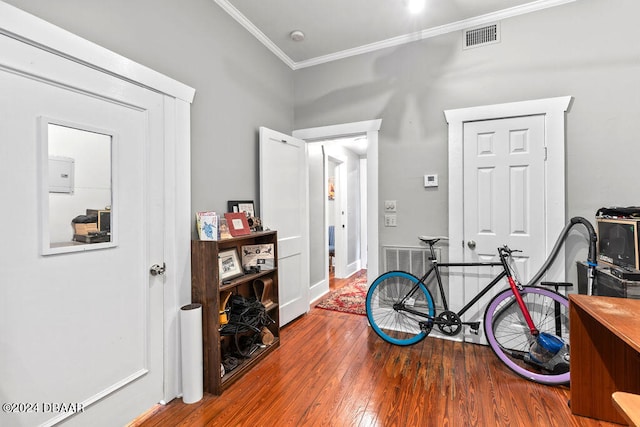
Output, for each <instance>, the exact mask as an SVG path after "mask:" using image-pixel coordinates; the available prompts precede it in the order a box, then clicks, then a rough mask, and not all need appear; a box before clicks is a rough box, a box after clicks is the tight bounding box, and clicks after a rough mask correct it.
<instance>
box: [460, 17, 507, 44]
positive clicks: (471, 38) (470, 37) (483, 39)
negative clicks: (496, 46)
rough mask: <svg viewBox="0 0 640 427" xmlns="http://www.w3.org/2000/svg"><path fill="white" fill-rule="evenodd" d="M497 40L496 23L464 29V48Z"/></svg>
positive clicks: (498, 39)
mask: <svg viewBox="0 0 640 427" xmlns="http://www.w3.org/2000/svg"><path fill="white" fill-rule="evenodd" d="M499 41H500V26H499V24H498V23H495V24H490V25H484V26H482V27H477V28H469V29H466V30H464V34H463V43H464V46H463V47H464V49H470V48H472V47H479V46H484V45H487V44H493V43H498V42H499Z"/></svg>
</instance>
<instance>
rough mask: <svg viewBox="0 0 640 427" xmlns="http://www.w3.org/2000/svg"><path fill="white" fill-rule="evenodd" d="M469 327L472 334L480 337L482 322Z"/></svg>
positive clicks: (470, 324)
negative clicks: (479, 330)
mask: <svg viewBox="0 0 640 427" xmlns="http://www.w3.org/2000/svg"><path fill="white" fill-rule="evenodd" d="M469 327H470V328H471V332H473V333H474V334H476V335H478V329H480V322H472V323H469Z"/></svg>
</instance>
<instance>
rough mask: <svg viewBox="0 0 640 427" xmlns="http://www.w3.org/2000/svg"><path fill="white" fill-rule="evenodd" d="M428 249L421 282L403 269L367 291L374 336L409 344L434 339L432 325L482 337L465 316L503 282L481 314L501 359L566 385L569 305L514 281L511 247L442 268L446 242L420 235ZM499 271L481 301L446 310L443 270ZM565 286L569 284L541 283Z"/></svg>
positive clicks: (530, 375) (550, 293)
mask: <svg viewBox="0 0 640 427" xmlns="http://www.w3.org/2000/svg"><path fill="white" fill-rule="evenodd" d="M419 239H420V240H421V241H423V242H424V243H426V244H427V245H428V246H429V250H430V252H429V255H430V256H429V260H430V261H431V266H430V267H429V269H428V270H427V272H426V273H425V274H424V275H423V276H422V278H417V277H416V276H414V275H413V274H411V273H409V272H406V271H390V272H387V273H384V274H382V275H380V276H379V277H378V278H377V279H376V280H374V282H373V283H372V285H371V287H370V288H369V290H368V292H367V298H366V302H365V306H366V312H367V318H368V320H369V323H370V325H371V327H372V328H373V330H374V331H375V332H376V333H377V334H378V335H379V336H380V337H381V338H382V339H383V340H385V341H387V342H389V343H391V344H395V345H401V346H406V345H412V344H415V343H417V342H419V341H421V340H423V339H424V338H426V337H427V335H429V333H430V332H431V330H432V329H433V327H434V326H437V327H438V329H439V330H440V331H441V332H442V333H443V334H445V335H448V336H454V335H457V334H459V333H460V331H461V330H462V327H463V326H469V327H470V328H471V331H472V332H473V333H476V334H477V333H478V330H479V328H480V322H479V321H475V322H464V321H462V320H461V317H462V316H463V315H464V313H466V312H467V311H468V310H469V309H470V308H471V307H472V306H474V305H475V304H476V303H477V302H478V301H479V300H480V299H481V298H482V297H483V296H484V295H486V294H487V292H489V290H490V289H492V288H493V287H494V286H495V285H497V284H498V283H499V282H500V281H501V280H502V279H503V278H505V277H506V279H507V282H508V285H509V287H508V288H507V289H505V290H503V291H501V292H499V293H498V294H497V295H495V296H494V297H493V299H491V301H490V302H489V304H488V305H487V308H486V310H485V313H484V332H485V336H486V338H487V341H488V343H489V346H490V347H491V349H492V350H493V352H494V353H495V354H496V356H497V357H498V358H499V359H500V360H501V361H502V362H503V363H504V364H505V365H507V366H508V367H509V368H510V369H511V370H512V371H514V372H515V373H517V374H518V375H520V376H522V377H524V378H527V379H529V380H531V381H535V382H538V383H542V384H550V385H556V384H564V383H568V382H569V301H568V299H567V298H566V297H564V296H563V295H561V294H559V293H558V292H555V291H553V290H550V289H547V288H544V287H540V286H523V285H522V284H521V283H520V280H519V279H518V277H517V270H516V269H515V266H514V264H513V257H512V254H513V253H515V252H520V251H517V250H512V249H509V248H508V247H507V246H506V245H505V246H502V247H500V248H498V256H499V261H496V262H466V263H465V262H463V263H439V262H438V260H437V259H436V256H435V251H434V248H433V246H434V245H435V244H436V243H437V242H438V241H440V240H445V239H447V238H446V237H442V236H436V237H432V236H420V237H419ZM472 266H476V267H477V266H481V267H502V268H501V270H500V272H499V273H498V274H497V275H496V276H495V277H493V279H492V280H491V282H490V283H489V284H488V285H486V286H485V287H484V288H483V289H482V290H481V291H480V292H479V293H478V294H477V295H475V296H474V297H473V299H472V300H471V301H469V302H468V303H467V304H466V305H465V306H464V307H462V308H461V309H460V310H459V311H458V312H457V313H456V312H453V311H451V310H449V306H448V304H447V299H446V296H445V292H444V287H443V285H442V278H441V275H440V269H441V268H443V267H472ZM432 274H434V275H435V279H436V283H437V287H438V291H439V295H440V297H441V298H442V305H443V310H442V311H440V313H438V314H437V315H436V312H435V305H434V302H433V297H432V294H431V292H430V291H429V289H428V288H427V285H426V283H427V280H428V279H429V277H430V276H431V275H432ZM541 285H543V286H547V285H555V286H556V289H557V286H568V285H570V284H567V283H549V282H543V283H541Z"/></svg>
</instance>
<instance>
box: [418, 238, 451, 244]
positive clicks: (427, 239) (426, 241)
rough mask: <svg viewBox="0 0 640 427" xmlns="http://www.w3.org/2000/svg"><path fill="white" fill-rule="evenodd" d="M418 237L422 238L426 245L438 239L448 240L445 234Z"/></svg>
mask: <svg viewBox="0 0 640 427" xmlns="http://www.w3.org/2000/svg"><path fill="white" fill-rule="evenodd" d="M418 239H420V240H422V241H423V242H425V243H426V244H428V245H433V244H434V243H436V242H437V241H438V240H449V238H448V237H447V236H418Z"/></svg>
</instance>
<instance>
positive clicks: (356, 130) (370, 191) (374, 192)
mask: <svg viewBox="0 0 640 427" xmlns="http://www.w3.org/2000/svg"><path fill="white" fill-rule="evenodd" d="M381 124H382V119H375V120H366V121H361V122H352V123H343V124H338V125H331V126H320V127H315V128H306V129H298V130H294V131H293V136H294V137H296V138H300V139H304V140H305V141H307V142H312V141H317V140H320V139H334V138H340V137H346V136H353V135H362V134H366V135H367V141H368V146H367V183H368V185H367V242H368V251H367V253H368V256H367V261H368V265H367V281H368V282H369V283H371V282H373V280H374V279H375V278H376V277H378V271H379V267H378V266H379V260H380V250H379V247H378V131H379V130H380V125H381Z"/></svg>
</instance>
